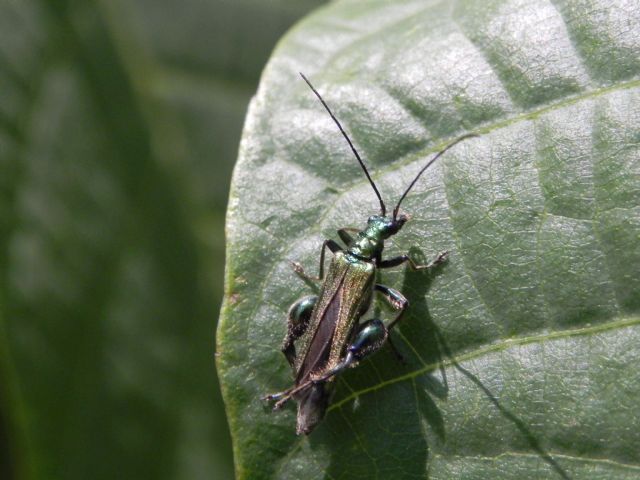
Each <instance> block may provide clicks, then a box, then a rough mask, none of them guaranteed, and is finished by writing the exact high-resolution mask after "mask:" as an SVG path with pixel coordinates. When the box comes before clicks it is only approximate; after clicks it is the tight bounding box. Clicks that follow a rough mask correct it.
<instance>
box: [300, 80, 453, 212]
mask: <svg viewBox="0 0 640 480" xmlns="http://www.w3.org/2000/svg"><path fill="white" fill-rule="evenodd" d="M300 76H301V77H302V79H303V80H304V81H305V82H307V85H309V88H310V89H311V91H312V92H313V93H315V94H316V97H318V100H320V103H322V105H323V106H324V108H325V109H326V110H327V112H329V115H330V116H331V118H333V121H334V122H336V125H337V126H338V128H339V129H340V133H342V136H343V137H344V138H345V140H346V141H347V143H348V144H349V147H351V151H352V152H353V154H354V155H355V156H356V158H357V159H358V162H359V163H360V166H361V167H362V170H363V171H364V174H365V175H366V176H367V180H369V183H370V184H371V186H372V187H373V191H374V192H375V193H376V196H377V197H378V200H379V201H380V211H381V213H382V216H383V217H384V216H385V215H386V214H387V207H385V205H384V202H383V201H382V197H381V196H380V192H379V191H378V187H376V184H375V183H374V182H373V179H372V178H371V175H369V171H368V170H367V167H365V166H364V162H363V161H362V159H361V158H360V155H358V151H357V150H356V147H354V146H353V143H351V140H350V139H349V136H348V135H347V132H345V131H344V128H342V125H340V122H339V121H338V119H337V118H336V116H335V115H334V114H333V112H332V111H331V109H330V108H329V105H327V102H325V101H324V100H323V98H322V97H321V96H320V94H319V93H318V91H317V90H316V89H315V88H313V85H311V82H310V81H309V80H307V77H305V76H304V74H303V73H302V72H300ZM447 148H448V147H447ZM421 173H422V172H421ZM405 195H406V193H405ZM403 197H404V196H403Z"/></svg>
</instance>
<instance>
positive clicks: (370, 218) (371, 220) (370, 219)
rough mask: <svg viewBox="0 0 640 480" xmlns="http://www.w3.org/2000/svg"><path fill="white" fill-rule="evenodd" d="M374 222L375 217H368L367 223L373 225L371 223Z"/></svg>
mask: <svg viewBox="0 0 640 480" xmlns="http://www.w3.org/2000/svg"><path fill="white" fill-rule="evenodd" d="M375 220H376V216H375V215H371V216H370V217H369V219H368V220H367V223H373V222H375Z"/></svg>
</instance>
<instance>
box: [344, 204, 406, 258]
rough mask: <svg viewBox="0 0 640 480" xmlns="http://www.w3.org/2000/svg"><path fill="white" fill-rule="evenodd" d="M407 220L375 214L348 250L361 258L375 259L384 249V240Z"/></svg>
mask: <svg viewBox="0 0 640 480" xmlns="http://www.w3.org/2000/svg"><path fill="white" fill-rule="evenodd" d="M405 221H406V217H404V216H403V217H402V218H401V219H398V220H396V219H393V218H391V217H386V216H382V215H373V216H371V217H369V220H368V221H367V227H366V228H365V229H364V230H362V231H361V232H360V233H358V235H357V236H356V237H355V238H354V239H353V242H352V243H351V245H349V249H348V252H349V253H350V254H352V255H355V256H357V257H360V258H367V259H374V258H377V257H379V256H380V255H381V254H382V250H384V241H385V240H386V239H387V238H389V237H390V236H392V235H395V234H396V233H397V232H398V230H400V229H401V228H402V225H403V224H404V222H405Z"/></svg>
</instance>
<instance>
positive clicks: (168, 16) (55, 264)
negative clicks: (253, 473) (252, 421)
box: [0, 0, 321, 479]
mask: <svg viewBox="0 0 640 480" xmlns="http://www.w3.org/2000/svg"><path fill="white" fill-rule="evenodd" d="M319 3H321V2H320V1H317V0H316V1H312V0H309V1H302V2H301V1H297V2H293V1H284V0H283V1H271V2H260V1H249V0H246V1H245V0H239V1H238V0H235V1H223V0H180V1H178V0H153V1H152V0H134V1H124V0H92V1H79V0H78V1H74V0H68V1H64V0H42V1H38V0H2V2H1V3H0V242H1V245H0V272H1V273H2V275H1V276H0V461H1V462H2V463H1V464H0V477H1V478H3V479H5V478H6V479H11V478H18V479H45V478H46V479H87V478H91V479H102V478H104V479H114V478H125V479H133V478H135V479H144V478H149V479H151V478H153V479H159V478H171V479H173V478H184V479H194V478H198V479H227V478H232V476H233V466H232V458H231V447H230V442H229V438H228V429H227V425H226V420H225V417H224V411H223V407H222V402H221V399H220V396H219V393H218V387H217V380H216V376H215V371H214V360H213V352H214V348H213V345H214V338H213V337H214V327H215V325H214V322H215V319H216V318H217V314H218V308H219V300H220V297H221V294H222V273H223V265H224V251H223V241H224V239H223V222H224V210H225V207H226V202H227V194H228V182H229V177H230V173H231V169H232V166H233V163H234V161H235V157H236V152H237V144H238V141H239V136H240V129H241V126H242V123H243V118H244V114H245V110H246V105H247V103H248V101H249V99H250V97H251V96H252V95H253V92H254V91H255V88H256V84H257V81H258V76H259V74H260V72H261V70H262V68H263V65H264V63H265V61H266V59H267V57H268V55H269V53H270V51H271V49H272V48H273V46H274V44H275V42H276V41H277V39H278V38H279V37H280V36H281V34H282V33H283V32H284V31H285V30H286V29H287V28H288V27H289V25H290V24H292V23H293V22H294V21H295V20H296V19H297V18H298V17H300V16H302V15H303V14H304V13H306V12H307V11H308V10H310V9H312V8H313V7H314V6H316V5H318V4H319Z"/></svg>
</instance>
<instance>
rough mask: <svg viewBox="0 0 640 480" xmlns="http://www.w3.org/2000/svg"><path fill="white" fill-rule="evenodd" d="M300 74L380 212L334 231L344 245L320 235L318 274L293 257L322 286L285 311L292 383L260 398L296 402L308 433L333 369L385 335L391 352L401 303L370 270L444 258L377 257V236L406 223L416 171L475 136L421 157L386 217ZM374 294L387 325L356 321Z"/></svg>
mask: <svg viewBox="0 0 640 480" xmlns="http://www.w3.org/2000/svg"><path fill="white" fill-rule="evenodd" d="M300 75H301V76H302V78H303V79H304V81H305V82H306V83H307V85H309V87H310V88H311V90H312V91H313V93H314V94H315V95H316V96H317V97H318V99H319V100H320V102H321V103H322V105H323V106H324V108H325V109H326V110H327V112H328V113H329V115H330V116H331V118H332V119H333V121H334V122H335V123H336V125H337V126H338V128H339V129H340V132H341V133H342V135H343V136H344V138H345V139H346V141H347V143H348V144H349V147H350V148H351V151H352V152H353V154H354V155H355V157H356V159H357V160H358V162H359V163H360V166H361V167H362V170H363V171H364V174H365V175H366V177H367V180H369V183H370V184H371V187H372V188H373V191H374V192H375V194H376V196H377V197H378V200H379V202H380V214H379V215H373V216H371V217H369V219H368V220H367V226H366V227H365V229H364V230H362V231H358V230H357V229H351V228H342V229H340V230H338V236H339V237H340V239H341V240H342V241H343V242H344V243H345V244H346V245H347V248H343V247H341V246H340V245H339V244H338V243H337V242H335V241H334V240H325V241H324V243H323V244H322V249H321V250H320V268H319V274H318V277H310V276H309V275H307V274H306V273H305V272H304V270H303V268H302V266H300V264H298V263H296V262H294V263H293V269H294V270H295V272H296V273H297V274H298V275H300V276H301V277H303V278H304V279H307V280H310V281H317V282H320V281H322V287H321V289H320V293H319V295H317V296H316V295H310V296H306V297H303V298H301V299H300V300H298V301H297V302H296V303H294V304H293V305H292V306H291V308H290V309H289V313H288V315H287V317H288V331H287V334H286V336H285V338H284V342H283V345H282V352H283V353H284V355H285V357H286V358H287V361H288V362H289V364H290V365H291V367H292V368H293V371H294V375H295V383H294V385H293V386H292V387H291V388H288V389H287V390H284V391H282V392H279V393H274V394H271V395H267V396H266V397H264V399H265V400H268V401H275V402H276V403H275V405H274V410H277V409H279V408H281V407H282V406H283V405H284V404H285V403H286V402H287V401H288V400H289V399H291V398H293V399H294V400H296V401H297V402H298V419H297V427H296V432H297V434H298V435H299V434H301V433H304V434H307V435H308V434H309V433H311V431H312V430H313V429H314V428H315V426H316V425H317V424H318V422H320V420H322V418H323V416H324V413H325V411H326V409H327V406H328V404H329V397H330V394H331V384H332V383H333V382H332V380H333V378H334V377H335V376H336V375H337V374H338V373H340V372H342V371H343V370H345V369H347V368H349V367H353V366H355V365H357V364H358V362H360V361H361V360H362V359H363V358H365V357H367V356H369V355H371V354H372V353H374V352H376V351H378V350H379V349H380V348H381V347H382V345H384V344H385V342H386V341H388V342H389V344H390V345H391V347H392V348H393V349H394V351H395V348H394V347H393V343H392V342H391V339H390V338H389V332H390V331H391V329H392V328H393V326H394V325H395V324H396V323H398V321H399V320H400V319H401V318H402V315H403V313H404V311H405V310H406V308H407V306H408V305H409V302H408V301H407V299H406V298H405V297H404V296H403V295H402V293H400V292H399V291H398V290H396V289H394V288H391V287H387V286H385V285H381V284H379V283H376V281H375V280H376V269H378V268H391V267H397V266H398V265H401V264H403V263H405V262H406V263H408V264H409V267H410V268H412V269H413V270H422V269H427V268H431V267H433V266H436V265H438V264H440V263H442V262H444V261H445V260H446V258H447V252H443V253H441V254H439V255H438V256H437V257H436V259H435V260H434V261H433V262H431V263H429V264H426V265H417V264H416V263H414V261H413V260H412V259H411V258H409V256H408V255H401V256H399V257H394V258H390V259H386V260H383V259H382V251H383V250H384V241H385V240H386V239H388V238H389V237H391V236H392V235H395V234H396V233H398V232H399V231H400V229H401V228H402V226H403V225H404V224H405V222H406V221H407V216H406V215H404V214H401V213H399V210H400V204H401V203H402V200H404V198H405V197H406V196H407V194H408V193H409V190H411V188H412V187H413V186H414V185H415V183H416V182H417V181H418V179H419V178H420V176H421V175H422V174H423V173H424V171H425V170H427V168H429V166H431V165H432V164H433V162H435V161H436V160H437V159H438V158H439V157H440V156H442V154H443V153H445V152H446V151H447V150H448V149H450V148H451V147H453V146H454V145H455V144H457V143H458V142H460V141H462V140H464V139H467V138H470V137H475V136H476V135H475V134H468V135H464V136H462V137H459V138H458V139H456V140H454V141H453V142H451V143H450V144H449V145H447V146H446V147H445V148H444V149H442V150H441V151H439V152H438V153H437V154H436V155H435V156H434V157H433V158H432V159H431V160H429V162H427V164H426V165H425V166H424V167H423V168H422V170H420V172H418V174H417V175H416V177H415V178H414V179H413V181H412V182H411V183H410V184H409V186H408V187H407V189H406V190H405V192H404V193H403V194H402V196H401V197H400V200H398V203H397V205H396V206H395V208H394V209H393V213H392V215H391V216H387V209H386V206H385V204H384V202H383V200H382V197H381V196H380V192H379V191H378V188H377V187H376V184H375V183H374V181H373V180H372V179H371V176H370V175H369V171H368V170H367V168H366V167H365V165H364V162H363V161H362V159H361V158H360V155H359V154H358V152H357V151H356V149H355V147H354V146H353V143H352V142H351V140H350V139H349V137H348V135H347V134H346V132H345V131H344V129H343V128H342V125H341V124H340V122H339V121H338V119H337V118H336V117H335V115H334V114H333V113H332V112H331V109H329V106H328V105H327V103H326V102H325V101H324V100H323V98H322V97H321V96H320V94H319V93H318V91H317V90H316V89H315V88H314V87H313V85H311V82H309V80H307V78H306V77H305V76H304V75H303V74H302V73H301V74H300ZM353 231H356V232H357V233H356V234H355V235H354V236H352V235H351V234H350V233H349V232H353ZM327 248H328V249H329V250H331V252H332V253H333V254H334V257H333V259H332V260H331V264H330V265H329V269H328V271H327V276H326V278H325V275H324V256H325V252H326V249H327ZM374 292H378V293H379V294H381V295H382V298H383V299H385V300H386V301H387V302H388V303H389V304H390V305H391V307H393V309H395V310H396V311H397V312H398V313H397V315H396V317H395V318H394V319H393V320H392V321H391V322H390V323H389V324H388V325H385V324H384V323H383V322H382V320H380V319H378V318H374V319H372V320H367V321H365V322H362V323H361V322H360V318H361V317H362V316H363V315H364V314H365V313H366V312H367V310H368V309H369V307H370V305H371V302H372V299H373V293H374ZM396 353H397V351H396Z"/></svg>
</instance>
